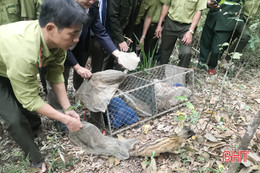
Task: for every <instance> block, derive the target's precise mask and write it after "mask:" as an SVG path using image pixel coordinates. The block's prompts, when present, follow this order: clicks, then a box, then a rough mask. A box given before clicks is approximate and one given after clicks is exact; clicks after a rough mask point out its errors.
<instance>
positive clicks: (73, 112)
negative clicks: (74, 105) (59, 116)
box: [65, 110, 80, 121]
mask: <svg viewBox="0 0 260 173" xmlns="http://www.w3.org/2000/svg"><path fill="white" fill-rule="evenodd" d="M65 114H66V115H69V116H71V117H74V118H76V119H77V120H79V121H80V117H79V114H77V112H75V111H74V110H70V111H65Z"/></svg>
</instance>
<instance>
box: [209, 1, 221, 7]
mask: <svg viewBox="0 0 260 173" xmlns="http://www.w3.org/2000/svg"><path fill="white" fill-rule="evenodd" d="M207 4H208V6H209V7H210V8H219V6H218V2H217V1H216V0H208V3H207Z"/></svg>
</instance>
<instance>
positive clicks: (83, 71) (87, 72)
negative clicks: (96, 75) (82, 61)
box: [73, 63, 92, 78]
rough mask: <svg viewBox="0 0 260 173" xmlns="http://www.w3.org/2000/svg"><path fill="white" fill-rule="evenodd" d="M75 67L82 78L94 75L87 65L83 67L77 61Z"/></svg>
mask: <svg viewBox="0 0 260 173" xmlns="http://www.w3.org/2000/svg"><path fill="white" fill-rule="evenodd" d="M73 69H74V70H75V71H76V72H77V73H78V74H79V75H80V76H81V77H82V78H90V77H91V76H92V73H91V71H90V70H89V69H86V68H85V67H82V66H81V65H79V63H77V64H76V65H75V66H73Z"/></svg>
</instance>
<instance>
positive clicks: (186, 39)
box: [181, 31, 192, 45]
mask: <svg viewBox="0 0 260 173" xmlns="http://www.w3.org/2000/svg"><path fill="white" fill-rule="evenodd" d="M181 41H182V43H183V44H185V45H190V44H191V42H192V34H191V33H190V31H187V32H186V33H185V35H184V36H183V38H182V40H181Z"/></svg>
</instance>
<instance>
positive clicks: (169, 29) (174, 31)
mask: <svg viewBox="0 0 260 173" xmlns="http://www.w3.org/2000/svg"><path fill="white" fill-rule="evenodd" d="M189 28H190V24H185V23H179V22H176V21H173V20H171V19H170V18H168V17H167V18H166V20H165V23H164V28H163V31H162V44H161V58H160V64H168V62H169V58H170V56H171V53H172V50H173V48H174V45H175V43H176V41H177V39H178V38H179V39H180V53H179V59H180V61H179V63H178V66H181V67H189V64H190V61H191V44H190V45H185V44H183V43H182V41H181V40H182V38H183V36H184V35H185V33H186V32H187V31H189Z"/></svg>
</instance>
